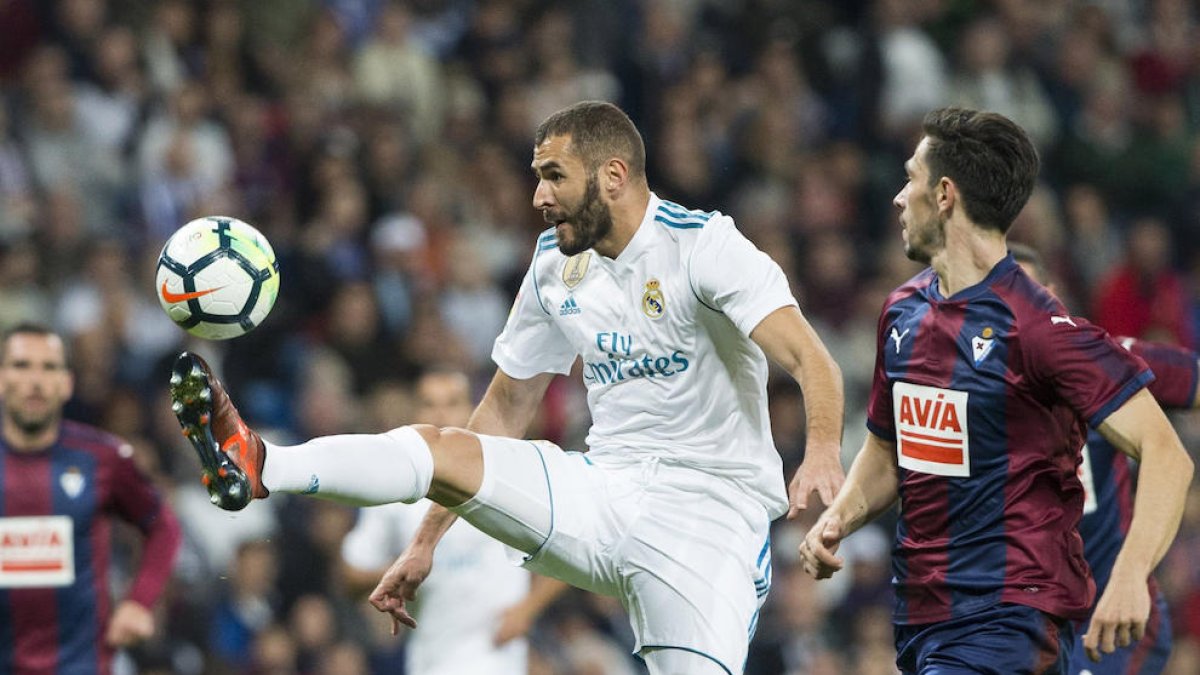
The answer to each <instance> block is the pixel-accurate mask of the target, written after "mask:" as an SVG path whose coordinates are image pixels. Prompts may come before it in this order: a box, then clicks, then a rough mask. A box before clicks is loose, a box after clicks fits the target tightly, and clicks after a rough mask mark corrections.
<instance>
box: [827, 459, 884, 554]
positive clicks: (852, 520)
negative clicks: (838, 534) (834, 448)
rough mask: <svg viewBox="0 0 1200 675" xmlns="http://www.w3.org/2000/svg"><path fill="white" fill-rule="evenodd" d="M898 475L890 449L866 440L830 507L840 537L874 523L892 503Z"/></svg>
mask: <svg viewBox="0 0 1200 675" xmlns="http://www.w3.org/2000/svg"><path fill="white" fill-rule="evenodd" d="M898 495H899V474H898V473H897V471H896V459H895V451H894V447H893V446H892V445H891V444H890V443H885V442H883V441H881V440H879V439H877V438H876V437H875V436H868V438H867V442H866V443H864V444H863V448H862V450H861V451H860V452H859V453H858V456H857V457H855V458H854V463H853V464H851V465H850V473H849V474H847V476H846V482H845V484H844V485H842V489H841V491H839V492H838V495H837V497H836V498H835V499H834V500H833V504H831V505H830V507H829V508H830V509H831V510H833V511H834V512H835V513H836V514H837V515H838V517H839V518H840V519H841V522H842V523H843V524H844V527H845V532H844V533H843V536H845V535H848V534H850V533H851V532H854V531H855V530H857V529H859V528H861V527H862V526H863V525H866V524H867V523H869V522H871V521H872V520H874V519H875V518H876V517H878V516H879V514H881V513H883V512H884V511H886V510H887V509H888V508H889V507H891V505H892V504H894V503H895V502H896V497H897V496H898Z"/></svg>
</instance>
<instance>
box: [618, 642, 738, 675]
mask: <svg viewBox="0 0 1200 675" xmlns="http://www.w3.org/2000/svg"><path fill="white" fill-rule="evenodd" d="M647 649H678V650H679V651H681V652H691V653H692V654H696V655H697V656H703V657H704V658H706V659H708V660H709V661H712V662H713V663H715V664H717V665H718V666H721V670H723V671H725V672H726V673H729V675H733V671H732V670H730V669H729V667H728V666H726V665H725V664H724V663H721V661H720V660H719V659H717V657H715V656H713V655H712V654H705V653H704V652H702V651H700V650H699V649H692V648H691V647H675V646H672V645H642V651H645V650H647ZM638 658H640V659H641V660H643V661H645V660H646V657H644V656H642V655H641V654H638Z"/></svg>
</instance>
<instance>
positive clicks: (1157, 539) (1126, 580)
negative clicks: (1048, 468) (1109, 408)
mask: <svg viewBox="0 0 1200 675" xmlns="http://www.w3.org/2000/svg"><path fill="white" fill-rule="evenodd" d="M1098 431H1099V432H1100V433H1101V434H1102V435H1103V436H1104V437H1105V438H1106V439H1108V441H1109V442H1110V443H1112V444H1113V446H1114V447H1116V448H1118V449H1120V450H1121V451H1122V452H1124V453H1125V454H1127V455H1129V456H1130V457H1132V458H1134V459H1137V460H1140V461H1141V468H1140V469H1139V477H1138V485H1139V487H1138V490H1137V494H1136V496H1135V497H1134V506H1133V521H1132V522H1131V523H1130V526H1129V533H1128V534H1127V535H1126V537H1125V543H1124V544H1123V545H1122V546H1121V551H1120V552H1119V553H1118V554H1117V560H1116V562H1115V563H1114V564H1113V570H1112V577H1111V579H1110V581H1109V583H1108V587H1107V588H1105V590H1104V594H1103V595H1102V596H1101V597H1100V601H1099V602H1098V603H1097V604H1096V610H1095V612H1094V613H1093V614H1092V622H1091V625H1090V626H1089V627H1088V632H1087V634H1086V635H1084V641H1083V644H1084V648H1085V649H1086V650H1087V652H1088V656H1089V657H1091V658H1092V659H1093V660H1098V659H1099V658H1100V652H1104V653H1111V652H1112V651H1113V650H1114V649H1115V648H1116V647H1124V646H1126V645H1128V644H1130V642H1131V641H1137V640H1140V639H1141V637H1142V634H1143V632H1144V630H1145V625H1146V619H1147V617H1148V616H1149V613H1150V597H1149V594H1148V592H1147V590H1146V579H1147V577H1149V576H1150V573H1151V572H1152V571H1153V570H1154V568H1155V567H1156V566H1157V565H1158V563H1159V561H1160V560H1162V558H1163V556H1164V555H1166V552H1167V549H1168V548H1169V547H1170V545H1171V541H1172V540H1174V538H1175V533H1176V531H1177V530H1178V529H1179V522H1180V519H1181V518H1182V517H1183V507H1184V501H1185V499H1186V497H1187V490H1188V486H1189V485H1190V484H1191V480H1192V471H1193V466H1192V460H1191V458H1190V457H1188V454H1187V451H1186V450H1185V449H1184V447H1183V444H1182V443H1181V442H1180V440H1179V436H1178V435H1176V433H1175V430H1174V429H1172V428H1171V424H1170V422H1169V421H1168V420H1167V417H1166V415H1165V414H1163V411H1162V409H1161V408H1160V407H1159V406H1158V403H1156V402H1155V401H1154V399H1153V397H1151V395H1150V393H1149V392H1148V391H1146V390H1142V391H1140V392H1138V393H1137V394H1135V395H1134V396H1133V397H1132V398H1130V399H1129V400H1128V401H1126V402H1125V403H1124V405H1122V406H1121V407H1120V408H1118V409H1117V410H1116V411H1115V412H1113V413H1112V414H1111V415H1109V416H1108V417H1107V418H1106V419H1105V420H1104V422H1102V423H1101V424H1100V426H1099V427H1098Z"/></svg>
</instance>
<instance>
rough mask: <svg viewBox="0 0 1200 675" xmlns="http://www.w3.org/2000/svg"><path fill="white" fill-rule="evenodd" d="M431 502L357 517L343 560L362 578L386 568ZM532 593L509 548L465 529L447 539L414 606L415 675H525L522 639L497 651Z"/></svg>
mask: <svg viewBox="0 0 1200 675" xmlns="http://www.w3.org/2000/svg"><path fill="white" fill-rule="evenodd" d="M429 504H430V502H428V501H421V502H418V503H417V504H400V503H397V504H386V505H383V506H372V507H369V508H364V509H360V510H359V516H358V522H357V523H356V524H355V526H354V529H353V530H351V532H350V534H349V535H347V536H346V539H345V540H344V541H343V542H342V557H343V559H344V560H345V561H346V563H347V564H348V565H350V566H351V567H356V568H358V569H362V570H377V569H382V568H385V567H387V566H389V565H391V564H392V562H393V561H394V560H395V559H396V557H397V556H399V555H400V554H401V553H402V552H403V551H404V548H405V547H406V546H407V544H408V542H409V541H411V540H412V537H413V536H414V535H415V534H416V531H417V528H418V526H419V525H420V523H421V519H422V518H424V517H425V513H426V512H427V511H428V510H429ZM528 593H529V572H526V571H525V570H523V569H521V568H520V567H516V566H514V565H513V564H512V562H510V560H509V558H508V554H507V551H506V549H505V546H504V544H501V543H500V542H498V541H496V540H495V539H492V538H491V537H489V536H487V535H486V534H483V533H482V532H480V531H479V530H477V529H475V528H474V527H472V526H471V524H470V523H468V522H465V521H458V522H456V523H454V525H452V526H451V527H450V529H449V530H447V531H446V534H445V536H444V537H443V538H442V540H441V543H440V544H439V545H438V547H437V549H436V551H435V552H434V556H433V570H432V572H430V574H429V577H428V578H427V579H426V580H425V583H423V584H422V585H421V586H420V588H419V589H418V590H417V598H416V602H415V603H414V604H413V607H412V609H413V612H414V617H415V618H416V619H417V628H416V630H414V631H413V632H412V634H411V635H410V636H409V638H408V648H407V650H406V659H407V663H406V672H408V673H412V674H413V675H510V674H511V673H524V672H526V670H528V664H527V661H528V645H527V643H526V641H525V640H524V639H518V640H512V641H510V642H508V643H507V644H505V645H504V646H503V647H500V648H497V647H495V646H494V645H493V644H492V638H493V636H494V635H495V633H496V629H497V627H498V626H499V620H500V615H501V613H502V612H504V610H506V609H508V608H509V607H511V606H513V605H515V604H516V603H517V602H519V601H520V600H521V599H522V598H524V597H525V596H526V595H528Z"/></svg>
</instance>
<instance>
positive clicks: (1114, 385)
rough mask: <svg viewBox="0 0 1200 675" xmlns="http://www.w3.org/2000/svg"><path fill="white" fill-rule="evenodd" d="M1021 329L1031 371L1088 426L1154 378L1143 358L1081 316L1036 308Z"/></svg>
mask: <svg viewBox="0 0 1200 675" xmlns="http://www.w3.org/2000/svg"><path fill="white" fill-rule="evenodd" d="M1021 332H1022V334H1023V335H1024V338H1023V339H1022V351H1023V353H1024V355H1025V359H1026V362H1027V363H1028V367H1029V369H1030V373H1031V374H1032V375H1033V376H1034V377H1035V378H1036V379H1037V380H1039V381H1041V382H1042V383H1044V384H1045V385H1047V386H1048V387H1050V388H1051V389H1052V390H1053V391H1054V392H1056V393H1057V394H1058V395H1059V396H1062V397H1063V399H1065V400H1066V402H1067V404H1068V405H1070V406H1071V407H1072V408H1074V409H1075V411H1076V412H1077V413H1079V414H1080V415H1081V416H1083V418H1084V419H1085V420H1087V423H1088V426H1090V427H1092V428H1096V427H1098V426H1100V424H1101V423H1102V422H1104V420H1105V419H1106V418H1108V416H1109V415H1111V414H1112V413H1113V411H1115V410H1116V409H1117V408H1120V407H1121V406H1122V405H1123V404H1124V403H1125V402H1126V401H1128V400H1129V399H1130V398H1131V397H1132V396H1133V395H1134V394H1136V393H1137V392H1138V391H1139V390H1141V389H1142V388H1144V387H1145V386H1146V385H1148V384H1149V383H1150V382H1152V381H1153V380H1154V374H1153V373H1152V372H1150V369H1149V368H1148V367H1147V366H1146V363H1145V361H1143V360H1142V359H1140V358H1139V357H1137V356H1135V355H1133V354H1131V353H1129V351H1127V350H1126V349H1124V348H1122V347H1121V345H1119V344H1118V343H1117V341H1116V340H1114V339H1112V337H1110V336H1109V335H1108V333H1107V332H1106V331H1105V330H1104V329H1103V328H1100V327H1099V326H1097V325H1095V324H1093V323H1091V322H1089V321H1087V320H1086V319H1082V318H1080V317H1075V316H1066V315H1051V314H1038V315H1036V316H1035V317H1034V318H1031V319H1029V324H1028V325H1025V326H1022V329H1021Z"/></svg>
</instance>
